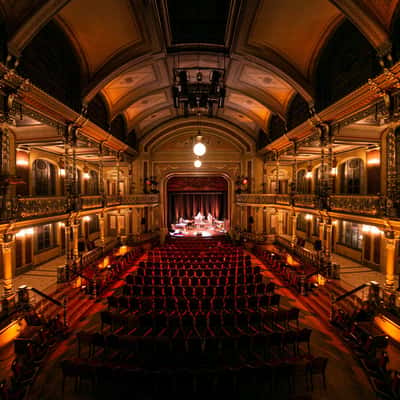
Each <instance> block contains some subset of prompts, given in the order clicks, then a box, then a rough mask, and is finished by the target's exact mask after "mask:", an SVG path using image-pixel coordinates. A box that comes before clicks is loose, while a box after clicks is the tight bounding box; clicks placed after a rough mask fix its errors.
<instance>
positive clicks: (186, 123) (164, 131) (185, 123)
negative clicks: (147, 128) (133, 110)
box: [140, 118, 255, 151]
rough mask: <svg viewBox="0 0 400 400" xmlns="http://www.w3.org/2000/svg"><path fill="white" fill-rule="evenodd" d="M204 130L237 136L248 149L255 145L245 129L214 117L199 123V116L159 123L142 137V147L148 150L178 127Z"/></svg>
mask: <svg viewBox="0 0 400 400" xmlns="http://www.w3.org/2000/svg"><path fill="white" fill-rule="evenodd" d="M199 128H200V130H202V131H203V130H204V129H209V130H213V131H219V132H224V134H225V135H228V137H229V136H231V137H233V138H236V139H237V140H239V141H240V143H242V146H244V148H245V149H246V151H252V150H253V149H254V147H255V142H254V139H253V138H252V137H251V136H249V135H248V134H247V133H245V132H244V131H243V129H240V128H238V127H237V126H235V125H233V124H232V123H230V122H228V121H226V120H221V119H216V118H213V119H212V120H203V121H201V122H200V123H199V121H198V119H197V118H174V119H170V120H168V121H166V122H164V123H163V124H161V125H159V126H158V127H157V128H156V129H153V130H152V131H151V132H150V133H148V134H147V135H145V136H143V137H142V138H141V139H140V147H141V149H144V151H148V148H150V147H151V145H152V143H153V142H155V141H157V140H159V139H160V138H162V137H163V136H164V135H169V134H174V132H176V130H177V129H186V130H188V129H193V130H198V129H199Z"/></svg>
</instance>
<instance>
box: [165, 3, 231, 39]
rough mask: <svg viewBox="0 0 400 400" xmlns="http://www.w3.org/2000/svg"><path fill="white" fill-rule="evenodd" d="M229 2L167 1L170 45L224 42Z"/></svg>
mask: <svg viewBox="0 0 400 400" xmlns="http://www.w3.org/2000/svg"><path fill="white" fill-rule="evenodd" d="M229 5H230V0H202V1H188V0H168V13H169V20H170V24H171V32H172V43H173V44H178V43H210V44H221V45H223V44H224V42H225V29H226V24H227V19H228V14H229Z"/></svg>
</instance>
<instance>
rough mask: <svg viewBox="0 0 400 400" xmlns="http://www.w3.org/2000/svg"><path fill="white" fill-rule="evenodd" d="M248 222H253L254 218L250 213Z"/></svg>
mask: <svg viewBox="0 0 400 400" xmlns="http://www.w3.org/2000/svg"><path fill="white" fill-rule="evenodd" d="M249 224H254V218H253V217H252V216H251V215H250V217H249Z"/></svg>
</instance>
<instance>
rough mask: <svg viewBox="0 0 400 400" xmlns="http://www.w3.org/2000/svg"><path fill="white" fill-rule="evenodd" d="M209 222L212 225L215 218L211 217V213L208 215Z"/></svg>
mask: <svg viewBox="0 0 400 400" xmlns="http://www.w3.org/2000/svg"><path fill="white" fill-rule="evenodd" d="M207 221H208V223H209V224H210V225H212V223H213V216H212V215H211V213H208V215H207Z"/></svg>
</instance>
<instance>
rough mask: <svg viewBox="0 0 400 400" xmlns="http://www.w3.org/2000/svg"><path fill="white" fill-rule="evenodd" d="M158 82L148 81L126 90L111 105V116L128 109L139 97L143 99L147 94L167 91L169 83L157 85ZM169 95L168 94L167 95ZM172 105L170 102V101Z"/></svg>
mask: <svg viewBox="0 0 400 400" xmlns="http://www.w3.org/2000/svg"><path fill="white" fill-rule="evenodd" d="M159 83H160V82H156V83H155V84H154V83H153V82H150V83H149V84H148V85H143V86H142V87H139V88H137V89H133V90H132V91H130V92H128V93H127V94H126V95H125V96H123V97H121V98H120V99H119V100H118V101H117V102H116V103H115V104H114V105H113V106H112V109H113V116H116V115H118V114H120V113H122V112H124V111H125V110H126V109H128V108H129V107H130V106H131V105H132V104H134V103H136V102H137V101H139V100H140V99H143V98H145V97H147V96H151V95H152V94H155V93H157V92H160V91H168V89H169V88H170V86H171V85H170V84H168V83H165V84H164V85H159ZM168 97H169V96H168ZM171 106H172V102H171Z"/></svg>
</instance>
